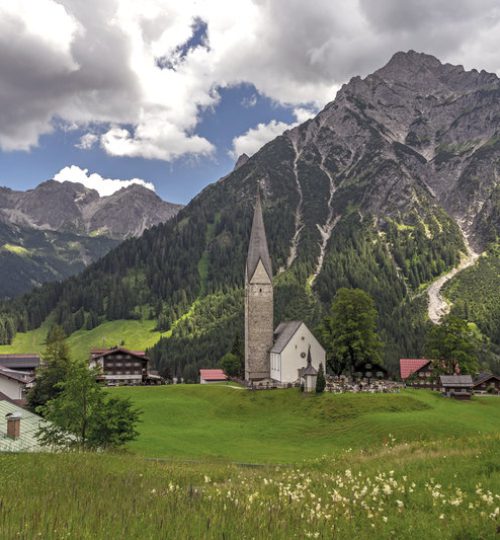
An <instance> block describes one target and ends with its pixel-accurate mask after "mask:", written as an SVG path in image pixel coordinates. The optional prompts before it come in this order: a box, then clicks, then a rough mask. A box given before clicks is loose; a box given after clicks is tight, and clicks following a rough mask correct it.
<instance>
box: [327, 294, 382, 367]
mask: <svg viewBox="0 0 500 540" xmlns="http://www.w3.org/2000/svg"><path fill="white" fill-rule="evenodd" d="M320 332H321V335H322V338H323V344H324V345H325V346H326V351H327V359H328V362H329V365H330V366H331V368H332V370H333V371H334V372H335V373H337V374H341V373H342V372H343V371H345V370H348V371H350V372H352V370H353V369H354V367H355V366H356V364H357V363H359V362H366V361H372V362H380V352H379V351H380V348H381V346H382V342H381V340H380V338H379V337H378V334H377V310H376V308H375V303H374V301H373V299H372V297H371V296H370V295H369V294H367V293H366V292H365V291H363V290H361V289H346V288H341V289H339V290H338V291H337V294H336V295H335V299H334V301H333V303H332V308H331V311H330V314H329V315H328V316H327V317H325V319H324V320H323V323H322V324H321V327H320Z"/></svg>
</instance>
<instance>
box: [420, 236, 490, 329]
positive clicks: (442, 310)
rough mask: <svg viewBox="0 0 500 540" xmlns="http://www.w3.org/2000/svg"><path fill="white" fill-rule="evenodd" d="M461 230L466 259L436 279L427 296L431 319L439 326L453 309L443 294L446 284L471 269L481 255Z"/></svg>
mask: <svg viewBox="0 0 500 540" xmlns="http://www.w3.org/2000/svg"><path fill="white" fill-rule="evenodd" d="M460 229H461V230H462V234H463V237H464V243H465V248H466V250H467V253H466V255H465V257H463V258H462V260H461V261H460V264H459V265H458V266H456V267H455V268H453V270H450V272H448V273H447V274H444V275H442V276H441V277H439V278H438V279H436V281H434V282H433V283H432V285H431V286H430V287H429V289H428V291H427V294H428V295H429V307H428V313H429V319H430V320H431V321H432V322H433V323H434V324H439V322H440V321H441V318H442V317H444V316H445V315H447V314H448V313H449V312H450V309H451V306H450V304H449V303H448V302H447V301H446V299H445V298H444V297H443V295H442V294H441V290H442V288H443V286H444V284H445V283H447V282H448V281H450V279H451V278H453V277H454V276H456V275H457V274H458V273H459V272H461V271H462V270H465V268H469V267H470V266H472V265H473V264H474V263H475V262H476V261H477V259H478V258H479V255H480V254H479V253H476V252H475V251H474V250H473V249H472V248H471V246H470V244H469V240H468V238H467V236H466V234H465V233H464V231H463V229H462V228H460Z"/></svg>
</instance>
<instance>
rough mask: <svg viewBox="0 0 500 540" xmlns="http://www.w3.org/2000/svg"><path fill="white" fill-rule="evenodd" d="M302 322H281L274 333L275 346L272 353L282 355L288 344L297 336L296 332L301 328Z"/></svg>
mask: <svg viewBox="0 0 500 540" xmlns="http://www.w3.org/2000/svg"><path fill="white" fill-rule="evenodd" d="M301 324H302V321H286V322H281V323H279V324H278V326H277V327H276V330H275V331H274V345H273V347H272V349H271V352H272V353H280V352H282V351H283V349H284V348H285V347H286V346H287V344H288V342H289V341H290V340H291V339H292V337H293V336H294V335H295V332H297V330H298V329H299V328H300V325H301Z"/></svg>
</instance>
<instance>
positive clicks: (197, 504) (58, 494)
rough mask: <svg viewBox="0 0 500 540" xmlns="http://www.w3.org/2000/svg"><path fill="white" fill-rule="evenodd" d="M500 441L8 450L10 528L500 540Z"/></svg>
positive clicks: (24, 531)
mask: <svg viewBox="0 0 500 540" xmlns="http://www.w3.org/2000/svg"><path fill="white" fill-rule="evenodd" d="M396 414H397V413H396ZM391 444H392V443H391ZM499 450H500V439H499V437H498V435H496V436H483V437H477V436H476V437H472V438H461V439H460V442H459V443H457V440H456V439H453V440H448V439H444V440H440V441H439V442H436V441H434V442H418V443H411V444H408V443H402V444H395V445H394V446H391V445H389V446H385V447H376V448H373V449H372V450H370V451H361V450H356V451H342V452H338V453H336V454H335V456H328V457H323V458H319V459H315V460H309V461H308V463H306V464H304V465H301V466H295V467H288V466H263V467H257V468H249V467H241V466H236V465H229V464H220V463H218V464H217V463H172V462H161V461H160V462H157V461H147V460H144V459H141V458H139V457H134V456H113V455H109V454H104V455H95V454H94V455H85V454H60V455H47V454H46V455H12V454H11V455H8V454H4V455H0V475H1V478H2V482H0V501H1V513H0V536H1V538H2V539H3V540H13V539H30V540H32V539H34V538H43V539H45V540H47V539H48V540H50V539H63V538H64V539H66V538H77V539H88V540H90V539H92V540H100V539H103V540H104V539H106V540H108V539H141V540H156V539H159V538H162V539H176V540H177V539H199V538H200V539H201V538H203V539H225V540H233V539H234V540H242V539H251V538H254V539H287V540H288V539H292V538H297V539H304V538H322V539H332V538H335V539H337V540H342V539H349V540H354V539H386V538H391V539H392V538H394V539H409V540H410V539H412V540H419V539H422V538H425V539H426V540H434V539H436V540H438V539H439V540H442V539H450V540H480V539H494V538H498V535H497V533H496V531H497V527H498V526H499V506H500V495H499V494H500V452H499Z"/></svg>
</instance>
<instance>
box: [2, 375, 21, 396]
mask: <svg viewBox="0 0 500 540" xmlns="http://www.w3.org/2000/svg"><path fill="white" fill-rule="evenodd" d="M23 388H24V385H23V384H21V383H18V382H17V381H13V380H12V379H7V377H2V376H0V392H2V394H5V395H6V396H8V397H10V399H23Z"/></svg>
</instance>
